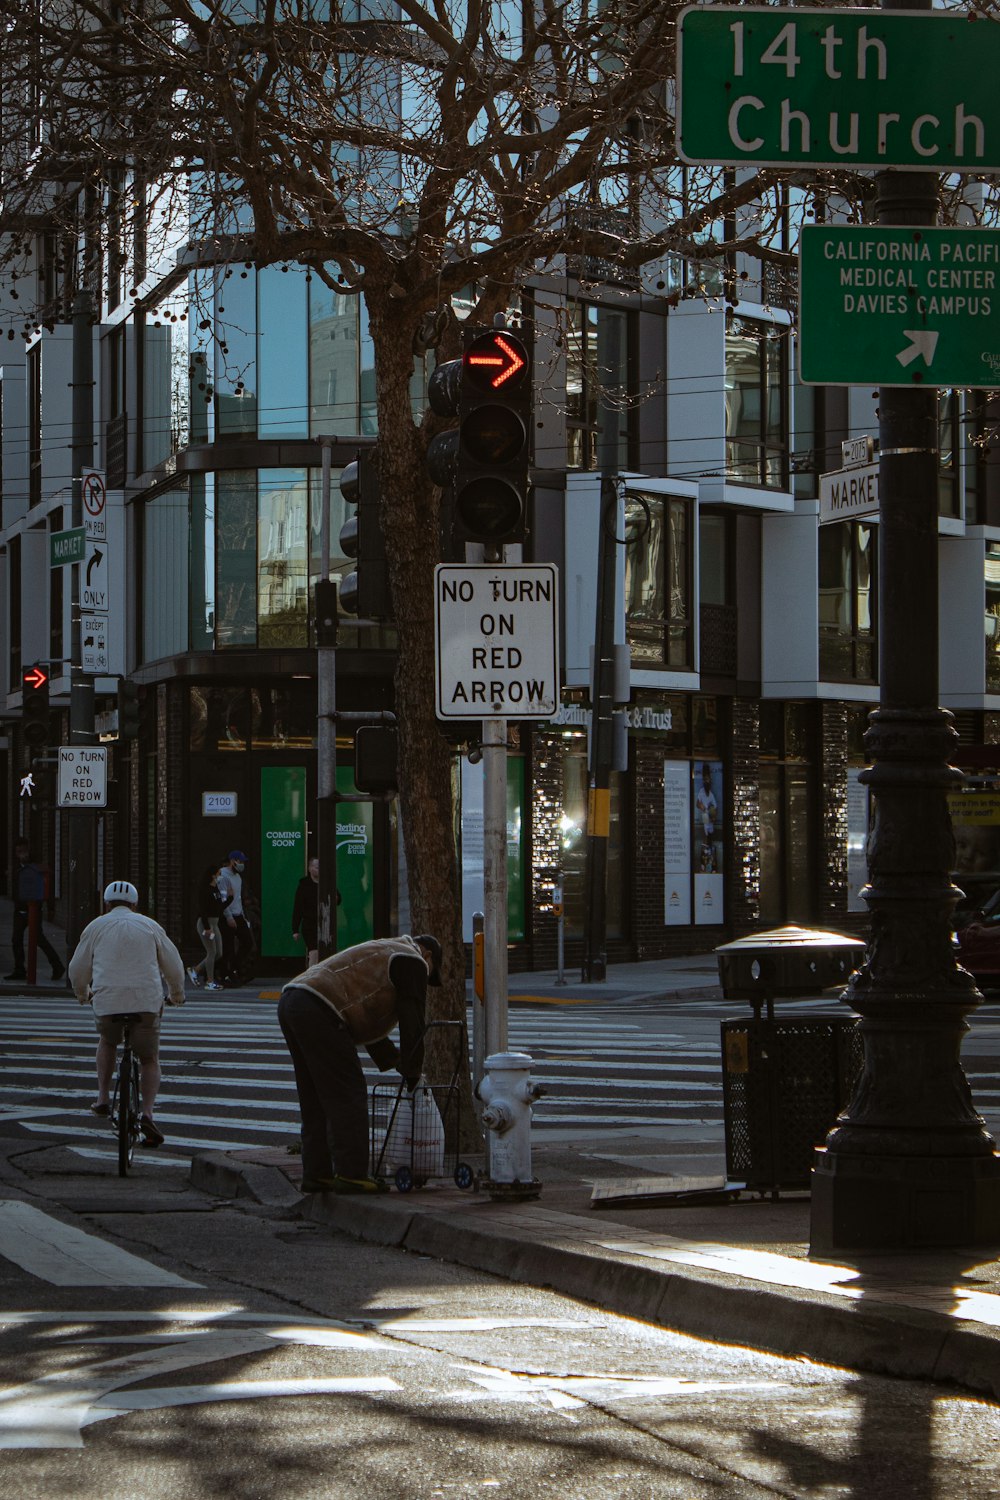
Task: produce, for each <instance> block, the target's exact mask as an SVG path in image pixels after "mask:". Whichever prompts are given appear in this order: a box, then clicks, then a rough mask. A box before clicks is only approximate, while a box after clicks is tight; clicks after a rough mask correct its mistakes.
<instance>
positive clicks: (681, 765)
mask: <svg viewBox="0 0 1000 1500" xmlns="http://www.w3.org/2000/svg"><path fill="white" fill-rule="evenodd" d="M690 830H691V763H690V761H686V760H666V761H664V762H663V898H664V910H663V920H664V922H665V923H666V925H667V926H668V927H687V926H689V925H690V922H691V835H690Z"/></svg>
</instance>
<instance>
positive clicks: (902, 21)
mask: <svg viewBox="0 0 1000 1500" xmlns="http://www.w3.org/2000/svg"><path fill="white" fill-rule="evenodd" d="M998 76H1000V25H997V23H996V22H995V21H992V20H980V19H977V18H976V17H975V16H974V15H970V14H968V13H966V12H964V11H941V10H934V11H891V10H868V9H857V10H828V9H826V8H825V7H819V6H817V7H815V8H809V9H803V10H793V9H778V8H772V7H768V8H767V9H757V8H754V7H750V6H738V7H730V6H720V5H705V6H702V5H698V6H692V7H690V8H688V9H686V10H684V11H682V12H681V14H680V17H679V19H678V43H677V90H678V123H677V140H678V149H679V153H680V155H681V157H682V158H683V159H684V160H685V161H689V162H696V163H697V162H707V163H715V164H718V165H723V166H724V165H731V166H740V165H743V164H744V163H749V164H753V165H755V166H776V167H781V166H810V165H813V166H828V167H837V166H850V167H867V168H872V169H874V170H877V169H878V168H880V167H901V168H903V169H910V170H921V171H925V172H926V171H932V172H952V171H978V172H995V171H997V170H1000V111H998V109H997V104H996V87H997V84H996V80H997V77H998Z"/></svg>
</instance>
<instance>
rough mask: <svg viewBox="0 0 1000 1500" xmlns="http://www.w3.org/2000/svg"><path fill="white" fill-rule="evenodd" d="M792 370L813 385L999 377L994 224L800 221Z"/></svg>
mask: <svg viewBox="0 0 1000 1500" xmlns="http://www.w3.org/2000/svg"><path fill="white" fill-rule="evenodd" d="M799 374H800V376H801V378H802V380H804V381H805V382H806V383H807V384H811V385H903V386H914V385H934V386H997V385H1000V230H995V229H903V228H899V229H896V228H886V229H883V228H881V227H879V228H875V227H871V228H869V227H867V226H851V225H845V224H813V225H810V226H808V227H807V228H805V229H803V231H802V236H801V251H800V255H799Z"/></svg>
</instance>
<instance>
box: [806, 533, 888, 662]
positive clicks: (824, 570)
mask: <svg viewBox="0 0 1000 1500" xmlns="http://www.w3.org/2000/svg"><path fill="white" fill-rule="evenodd" d="M876 535H877V532H876V528H875V527H874V526H870V525H868V524H867V523H866V522H864V521H837V522H835V523H834V524H832V525H827V526H821V527H820V529H819V673H820V677H821V678H823V679H824V680H825V681H833V682H844V681H848V682H874V681H875V680H876V635H875V627H876V615H875V577H876V562H875V538H876Z"/></svg>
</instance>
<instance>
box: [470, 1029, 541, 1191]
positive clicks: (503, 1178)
mask: <svg viewBox="0 0 1000 1500" xmlns="http://www.w3.org/2000/svg"><path fill="white" fill-rule="evenodd" d="M483 1067H484V1069H485V1072H484V1075H483V1079H482V1082H481V1083H480V1085H479V1088H478V1091H477V1092H478V1094H479V1097H480V1099H481V1100H482V1101H483V1104H484V1106H485V1108H484V1109H483V1112H482V1115H481V1116H480V1118H481V1120H482V1123H483V1125H484V1126H485V1127H486V1129H487V1130H489V1131H491V1132H492V1134H491V1136H490V1156H489V1162H490V1175H489V1178H488V1180H487V1181H486V1183H485V1184H484V1186H485V1187H486V1189H487V1191H488V1192H489V1194H490V1197H491V1198H506V1199H524V1198H537V1197H538V1195H539V1194H540V1193H541V1191H542V1185H541V1183H540V1182H538V1181H537V1180H536V1179H535V1178H534V1177H532V1175H531V1106H532V1104H533V1102H534V1101H535V1100H536V1099H537V1098H539V1097H540V1095H541V1094H542V1092H543V1090H542V1089H541V1087H540V1086H539V1085H538V1084H537V1083H532V1081H531V1078H530V1077H529V1074H530V1072H531V1058H530V1057H529V1055H528V1053H527V1052H495V1053H494V1054H493V1056H492V1057H488V1058H487V1059H486V1061H485V1063H484V1064H483Z"/></svg>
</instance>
